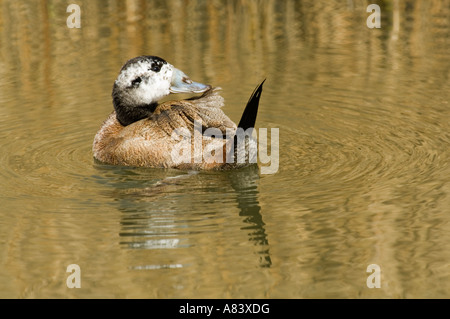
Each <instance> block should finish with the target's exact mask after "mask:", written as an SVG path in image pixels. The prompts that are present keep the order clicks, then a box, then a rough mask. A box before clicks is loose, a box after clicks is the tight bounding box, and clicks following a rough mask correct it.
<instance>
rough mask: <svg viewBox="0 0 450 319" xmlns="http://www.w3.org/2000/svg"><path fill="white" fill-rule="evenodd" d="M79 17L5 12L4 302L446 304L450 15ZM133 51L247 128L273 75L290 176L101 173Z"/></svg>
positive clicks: (138, 10) (196, 9) (433, 5)
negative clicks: (109, 122) (71, 279)
mask: <svg viewBox="0 0 450 319" xmlns="http://www.w3.org/2000/svg"><path fill="white" fill-rule="evenodd" d="M77 3H79V4H80V6H81V28H80V29H68V28H67V26H66V19H67V16H68V15H69V13H66V8H67V4H62V3H60V2H59V1H49V2H39V3H37V2H36V3H35V2H17V1H2V2H0V78H1V80H0V105H1V106H0V137H1V138H0V148H1V150H2V151H1V154H0V185H1V188H0V198H1V208H0V234H1V235H0V287H1V289H0V297H2V298H94V297H100V298H119V297H126V298H314V297H319V298H448V297H449V296H450V284H449V283H450V280H449V279H450V268H449V265H450V253H449V252H450V235H449V234H450V228H449V225H450V224H449V213H450V209H449V207H450V180H449V176H450V167H449V158H450V148H449V145H450V133H449V132H450V125H449V123H450V111H449V107H450V106H449V100H450V99H449V97H450V94H449V75H450V63H449V55H448V52H449V49H450V19H449V14H450V5H449V2H448V1H385V2H384V4H383V5H381V10H382V20H381V23H382V25H381V28H380V29H369V28H368V27H367V26H366V18H367V17H368V15H369V13H367V12H366V6H367V3H366V2H365V1H336V2H328V1H327V2H322V1H247V0H241V1H208V2H204V1H189V2H184V1H183V2H182V1H127V2H121V1H117V2H116V1H109V2H103V1H102V2H100V1H98V2H96V1H78V2H77ZM141 54H151V55H159V56H161V57H163V58H165V59H166V60H168V61H169V62H170V63H172V64H174V65H175V66H176V67H177V68H180V69H181V70H183V71H184V72H185V73H186V74H188V75H189V76H190V77H191V78H192V79H193V80H196V81H200V82H204V83H209V84H213V85H217V86H221V87H222V88H223V91H222V94H223V96H224V97H225V101H226V106H225V109H224V111H225V112H226V113H227V114H228V115H229V116H230V117H231V118H232V119H233V120H234V121H235V122H237V121H238V120H239V117H240V115H241V112H242V109H243V107H244V105H245V103H246V102H247V100H248V98H249V96H250V94H251V92H252V91H253V89H254V88H255V86H256V85H257V84H258V83H259V82H260V81H261V80H262V79H264V78H267V81H266V83H265V87H264V91H263V95H262V98H261V104H260V113H259V115H258V120H257V128H258V127H259V128H279V129H280V131H279V132H280V133H279V150H280V154H279V156H280V158H279V163H280V165H279V170H278V172H277V173H276V174H268V175H263V174H261V173H260V171H259V170H258V169H255V167H249V168H246V169H242V170H237V171H227V172H187V171H178V170H161V169H136V168H126V167H112V166H106V165H101V164H98V163H95V162H94V160H93V158H92V152H91V146H92V140H93V137H94V135H95V133H96V131H97V130H98V128H99V127H100V125H101V123H102V121H103V120H104V119H105V118H106V117H107V115H108V114H109V113H110V112H111V110H112V104H111V96H110V94H111V89H112V83H113V81H114V79H115V77H116V76H117V74H118V71H119V69H120V67H121V66H122V64H123V63H124V62H125V61H126V60H127V59H129V58H131V57H134V56H137V55H141ZM269 142H270V139H269ZM70 264H78V265H79V266H80V268H81V288H80V289H69V288H68V287H67V285H66V279H67V277H68V276H69V273H67V272H66V269H67V266H68V265H70ZM370 264H377V265H379V266H380V268H381V288H379V289H377V288H374V289H369V288H368V287H367V285H366V279H367V277H368V276H369V275H370V273H368V272H367V271H366V270H367V266H368V265H370Z"/></svg>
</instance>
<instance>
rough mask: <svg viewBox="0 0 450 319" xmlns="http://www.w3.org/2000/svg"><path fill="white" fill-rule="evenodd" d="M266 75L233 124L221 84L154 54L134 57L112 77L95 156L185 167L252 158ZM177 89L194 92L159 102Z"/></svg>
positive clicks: (232, 164)
mask: <svg viewBox="0 0 450 319" xmlns="http://www.w3.org/2000/svg"><path fill="white" fill-rule="evenodd" d="M264 81H265V79H264ZM264 81H262V82H261V83H260V84H259V85H258V86H257V87H256V89H255V90H254V92H253V93H252V95H251V97H250V99H249V101H248V103H247V105H246V107H245V109H244V112H243V114H242V117H241V119H240V122H239V124H238V125H236V124H235V123H234V122H233V121H232V120H231V119H230V118H229V117H228V116H227V115H226V114H225V113H224V112H223V110H222V108H223V106H224V99H223V97H222V96H221V95H220V93H219V92H220V90H221V88H220V87H212V86H211V85H206V84H202V83H199V82H194V81H192V80H191V79H190V78H189V77H188V76H187V75H186V74H185V73H184V72H183V71H181V70H179V69H177V68H175V67H174V66H173V65H172V64H170V63H169V62H167V61H166V60H164V59H163V58H160V57H158V56H149V55H143V56H138V57H135V58H132V59H130V60H128V61H127V62H126V63H125V64H124V65H123V66H122V68H121V69H120V72H119V75H118V76H117V79H116V80H115V81H114V85H113V90H112V102H113V107H114V109H113V111H112V112H111V113H110V114H109V116H108V117H107V118H106V120H105V121H104V122H103V124H102V125H101V127H100V129H99V130H98V132H97V134H96V135H95V137H94V141H93V146H92V152H93V156H94V159H95V160H96V161H98V162H99V163H103V164H109V165H119V166H133V167H150V168H177V169H188V170H214V169H230V168H239V167H242V166H248V165H251V164H254V163H256V149H257V145H256V139H255V138H253V136H252V134H251V132H252V130H253V128H254V125H255V122H256V116H257V112H258V106H259V100H260V96H261V93H262V86H263V83H264ZM179 93H182V94H192V95H193V96H192V97H190V98H186V99H182V100H169V101H165V102H160V101H161V100H162V99H163V98H166V97H167V96H169V95H171V94H179ZM248 132H250V133H248ZM238 133H245V134H238ZM247 133H248V134H247ZM242 141H244V143H241V142H242ZM238 145H240V146H239V147H240V148H239V147H238ZM242 150H244V152H242Z"/></svg>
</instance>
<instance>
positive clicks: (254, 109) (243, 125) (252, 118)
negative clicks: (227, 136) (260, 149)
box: [227, 79, 266, 164]
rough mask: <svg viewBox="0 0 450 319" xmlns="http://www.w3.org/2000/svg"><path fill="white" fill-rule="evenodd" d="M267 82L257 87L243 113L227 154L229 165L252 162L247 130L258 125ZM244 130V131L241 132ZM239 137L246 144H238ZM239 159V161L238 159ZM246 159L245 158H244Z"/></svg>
mask: <svg viewBox="0 0 450 319" xmlns="http://www.w3.org/2000/svg"><path fill="white" fill-rule="evenodd" d="M265 81H266V80H265V79H264V81H262V82H261V84H260V85H258V86H257V87H256V89H255V90H254V91H253V93H252V95H251V96H250V99H249V100H248V102H247V105H246V107H245V109H244V113H242V117H241V120H240V121H239V125H238V129H237V131H236V135H235V136H234V138H233V147H232V148H231V150H230V152H229V153H228V154H227V163H234V164H236V163H241V164H242V163H246V162H247V163H248V162H249V161H250V157H249V152H248V151H249V148H248V138H246V134H247V133H251V131H250V132H246V131H247V129H249V128H251V129H253V128H254V127H255V123H256V115H257V114H258V106H259V98H260V97H261V92H262V87H263V84H264V82H265ZM240 129H242V130H243V131H242V130H240ZM238 136H239V139H240V140H241V141H244V143H243V144H242V143H238ZM240 144H242V146H241V147H243V150H244V153H241V154H242V155H241V156H238V153H239V152H238V147H239V145H240ZM238 157H239V159H238ZM244 157H245V158H244Z"/></svg>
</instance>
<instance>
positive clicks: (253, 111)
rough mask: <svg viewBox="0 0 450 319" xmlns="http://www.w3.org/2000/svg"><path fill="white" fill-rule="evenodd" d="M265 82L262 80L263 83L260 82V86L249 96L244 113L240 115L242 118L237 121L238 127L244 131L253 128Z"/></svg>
mask: <svg viewBox="0 0 450 319" xmlns="http://www.w3.org/2000/svg"><path fill="white" fill-rule="evenodd" d="M265 81H266V79H264V81H262V82H261V84H260V85H258V87H257V88H256V89H255V90H254V91H253V94H252V95H251V96H250V99H249V100H248V102H247V106H246V107H245V110H244V113H242V117H241V120H240V121H239V125H238V127H240V128H243V129H244V130H246V129H248V128H250V127H255V123H256V115H257V114H258V106H259V98H260V97H261V92H262V87H263V84H264V82H265Z"/></svg>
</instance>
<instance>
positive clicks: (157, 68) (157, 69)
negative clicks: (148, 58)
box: [150, 63, 161, 73]
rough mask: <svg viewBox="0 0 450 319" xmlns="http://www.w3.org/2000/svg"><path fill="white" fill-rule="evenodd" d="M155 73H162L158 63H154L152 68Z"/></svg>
mask: <svg viewBox="0 0 450 319" xmlns="http://www.w3.org/2000/svg"><path fill="white" fill-rule="evenodd" d="M150 70H152V71H153V72H156V73H158V72H159V71H161V66H160V65H159V64H158V63H152V67H151V68H150Z"/></svg>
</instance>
